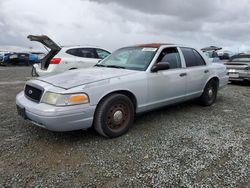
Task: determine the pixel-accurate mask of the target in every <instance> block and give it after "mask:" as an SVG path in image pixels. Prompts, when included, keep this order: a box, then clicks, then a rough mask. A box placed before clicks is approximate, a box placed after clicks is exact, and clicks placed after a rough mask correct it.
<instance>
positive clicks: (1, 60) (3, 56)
mask: <svg viewBox="0 0 250 188" xmlns="http://www.w3.org/2000/svg"><path fill="white" fill-rule="evenodd" d="M9 55H10V53H9V52H1V53H0V65H6V63H7V62H8V60H9Z"/></svg>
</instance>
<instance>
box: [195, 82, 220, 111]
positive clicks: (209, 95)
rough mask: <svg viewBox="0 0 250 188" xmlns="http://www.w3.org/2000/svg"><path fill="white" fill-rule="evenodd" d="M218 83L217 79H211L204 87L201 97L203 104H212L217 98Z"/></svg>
mask: <svg viewBox="0 0 250 188" xmlns="http://www.w3.org/2000/svg"><path fill="white" fill-rule="evenodd" d="M217 92H218V84H217V82H216V81H215V80H210V81H209V82H208V83H207V85H206V86H205V88H204V91H203V93H202V95H201V96H200V98H199V101H200V104H201V105H202V106H211V105H212V104H213V103H214V102H215V101H216V98H217Z"/></svg>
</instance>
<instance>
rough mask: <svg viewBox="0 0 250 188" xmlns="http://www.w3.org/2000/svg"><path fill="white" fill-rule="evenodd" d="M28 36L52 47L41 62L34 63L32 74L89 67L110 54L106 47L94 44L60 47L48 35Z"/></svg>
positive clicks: (38, 74)
mask: <svg viewBox="0 0 250 188" xmlns="http://www.w3.org/2000/svg"><path fill="white" fill-rule="evenodd" d="M28 38H29V39H30V40H31V41H38V42H40V43H42V44H43V45H45V46H46V47H47V48H49V49H50V51H49V53H48V54H47V55H46V56H45V57H44V58H42V59H41V60H40V63H38V64H35V65H33V69H32V76H45V75H53V74H57V73H61V72H64V71H67V70H72V69H79V68H89V67H92V66H94V65H95V64H97V63H98V62H99V61H100V60H102V59H104V58H106V57H107V56H109V54H110V52H109V51H107V50H105V49H102V48H98V47H93V46H70V47H66V46H65V47H60V46H58V45H57V44H56V43H55V42H54V41H53V40H51V39H50V38H49V37H48V36H46V35H42V36H34V35H29V36H28Z"/></svg>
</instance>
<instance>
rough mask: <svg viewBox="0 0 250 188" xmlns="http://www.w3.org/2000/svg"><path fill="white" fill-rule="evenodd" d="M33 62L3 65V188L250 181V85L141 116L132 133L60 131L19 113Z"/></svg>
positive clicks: (224, 184) (0, 165)
mask: <svg viewBox="0 0 250 188" xmlns="http://www.w3.org/2000/svg"><path fill="white" fill-rule="evenodd" d="M29 75H30V68H27V67H0V97H1V101H0V111H1V112H2V113H1V114H0V137H1V140H0V146H1V147H0V186H1V187H169V186H173V187H181V186H183V187H249V186H250V171H249V169H250V168H249V161H250V160H249V159H250V154H249V151H250V142H249V135H250V132H249V131H250V87H249V85H248V84H241V85H232V84H230V85H228V86H227V87H225V88H224V89H223V90H221V91H220V92H219V94H218V99H217V102H216V103H215V104H214V105H213V106H211V107H201V106H199V105H198V104H196V102H194V101H191V102H187V103H184V104H180V105H177V106H171V107H167V108H164V109H161V110H157V111H154V112H150V113H147V114H144V115H140V116H139V117H137V118H136V120H135V123H134V126H133V128H132V129H131V130H130V131H129V133H128V134H126V135H124V136H122V137H119V138H116V139H106V138H104V137H101V136H99V135H98V134H97V133H96V132H95V131H93V130H92V129H91V130H87V131H74V132H67V133H54V132H50V131H47V130H44V129H42V128H39V127H36V126H33V125H32V124H31V123H29V122H26V121H24V120H22V119H21V118H20V117H18V116H17V113H16V108H15V95H16V94H17V93H18V92H19V91H21V90H22V89H23V86H24V82H25V80H26V79H28V78H27V77H29Z"/></svg>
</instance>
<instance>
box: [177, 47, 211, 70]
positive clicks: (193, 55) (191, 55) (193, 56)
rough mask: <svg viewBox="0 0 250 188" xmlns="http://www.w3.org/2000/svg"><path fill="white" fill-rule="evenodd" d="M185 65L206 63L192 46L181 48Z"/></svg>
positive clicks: (191, 65)
mask: <svg viewBox="0 0 250 188" xmlns="http://www.w3.org/2000/svg"><path fill="white" fill-rule="evenodd" d="M181 51H182V53H183V56H184V58H185V61H186V66H187V67H194V66H202V65H206V63H205V61H204V60H203V58H202V57H201V55H200V54H199V53H198V52H197V51H196V50H194V49H192V48H181Z"/></svg>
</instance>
